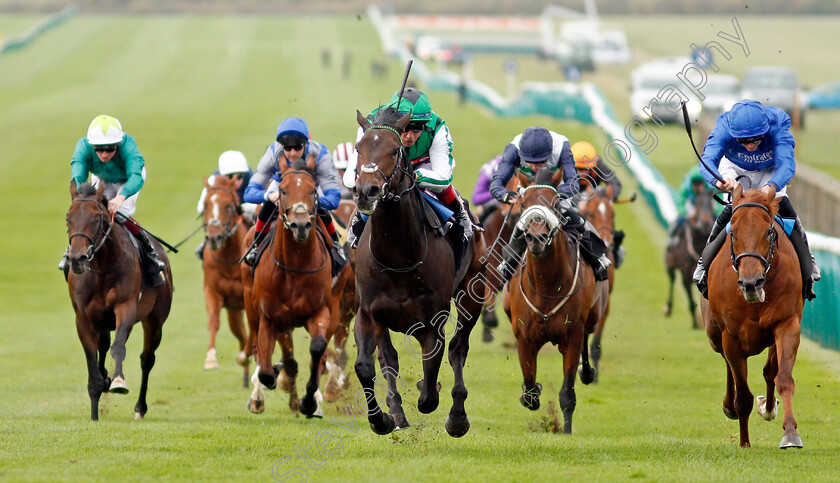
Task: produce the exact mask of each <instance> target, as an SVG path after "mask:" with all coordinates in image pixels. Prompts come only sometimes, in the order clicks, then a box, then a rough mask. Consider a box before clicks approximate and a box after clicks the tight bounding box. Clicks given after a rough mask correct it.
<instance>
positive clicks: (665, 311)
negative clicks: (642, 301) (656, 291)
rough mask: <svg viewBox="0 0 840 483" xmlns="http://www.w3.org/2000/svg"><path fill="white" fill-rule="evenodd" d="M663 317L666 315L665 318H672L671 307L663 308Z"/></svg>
mask: <svg viewBox="0 0 840 483" xmlns="http://www.w3.org/2000/svg"><path fill="white" fill-rule="evenodd" d="M662 315H664V316H665V317H670V316H671V307H669V306H668V305H666V306H665V307H662Z"/></svg>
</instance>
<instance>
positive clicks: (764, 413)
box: [755, 396, 779, 421]
mask: <svg viewBox="0 0 840 483" xmlns="http://www.w3.org/2000/svg"><path fill="white" fill-rule="evenodd" d="M755 402H756V407H755V410H756V412H757V413H758V414H759V416H761V417H762V418H764V420H765V421H772V420H774V419H776V414H778V412H779V398H776V407H774V408H773V409H772V410H769V411H768V410H767V398H765V397H764V396H756V398H755Z"/></svg>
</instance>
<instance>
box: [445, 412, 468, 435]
mask: <svg viewBox="0 0 840 483" xmlns="http://www.w3.org/2000/svg"><path fill="white" fill-rule="evenodd" d="M444 427H445V428H446V432H447V433H449V436H452V437H453V438H460V437H461V436H463V435H465V434H467V431H469V430H470V420H469V419H467V417H466V416H464V420H463V421H461V422H458V423H456V422H454V421H453V420H452V418H451V417H450V416H448V415H447V416H446V424H444Z"/></svg>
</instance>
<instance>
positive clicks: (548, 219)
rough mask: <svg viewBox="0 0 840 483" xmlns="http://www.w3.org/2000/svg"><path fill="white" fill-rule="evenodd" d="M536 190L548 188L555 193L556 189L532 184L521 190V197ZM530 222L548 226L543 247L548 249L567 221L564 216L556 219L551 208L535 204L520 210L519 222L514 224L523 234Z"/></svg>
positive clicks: (545, 185) (550, 186)
mask: <svg viewBox="0 0 840 483" xmlns="http://www.w3.org/2000/svg"><path fill="white" fill-rule="evenodd" d="M536 188H549V189H551V190H552V191H553V192H555V193H556V192H557V188H556V187H554V186H552V185H548V184H532V185H529V186H528V187H526V188H523V189H522V190H521V196H523V197H524V196H525V193H527V192H528V190H531V189H536ZM531 222H535V223H538V224H541V225H548V226H549V230H548V242H547V243H546V245H545V246H547V247H548V246H551V244H552V243H553V242H554V236H555V235H556V234H557V232H558V231H560V229H561V227H562V226H563V225H564V224H565V223H566V222H568V220H567V219H566V218H565V217H564V216H559V217H558V216H557V215H556V214H555V213H554V210H553V209H552V208H549V207H548V206H546V205H544V204H535V205H531V206H529V207H527V208H525V209H523V210H522V213H521V214H520V215H519V221H517V222H516V226H517V228H519V230H521V231H522V232H525V231H526V230H527V228H528V225H529V224H530V223H531Z"/></svg>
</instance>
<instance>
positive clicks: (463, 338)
mask: <svg viewBox="0 0 840 483" xmlns="http://www.w3.org/2000/svg"><path fill="white" fill-rule="evenodd" d="M458 294H459V295H458V296H457V297H456V299H455V306H456V307H457V308H458V325H457V326H456V327H455V335H454V336H453V337H452V339H451V340H450V341H449V365H450V366H452V372H453V374H454V376H455V381H454V384H453V386H452V407H451V408H450V410H449V416H447V418H446V426H445V427H446V432H447V433H449V435H450V436H453V437H456V438H460V437H461V436H463V435H465V434H467V431H469V430H470V420H469V419H468V418H467V411H466V408H465V407H464V401H466V399H467V386H466V384H464V365H466V363H467V355H468V354H469V351H470V333H471V332H472V329H473V327H475V324H476V321H477V319H478V316H479V314H480V313H481V309H482V306H483V305H484V304H483V301H482V300H475V299H474V298H473V297H471V296H469V295H467V294H466V292H465V291H464V290H462V291H460V292H459V293H458Z"/></svg>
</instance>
